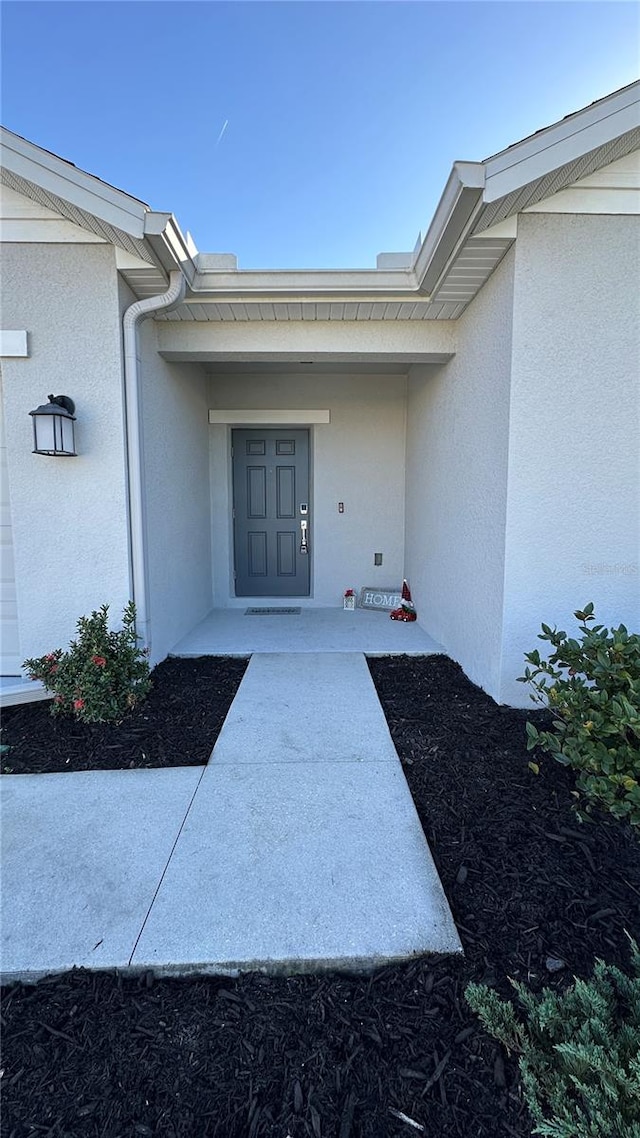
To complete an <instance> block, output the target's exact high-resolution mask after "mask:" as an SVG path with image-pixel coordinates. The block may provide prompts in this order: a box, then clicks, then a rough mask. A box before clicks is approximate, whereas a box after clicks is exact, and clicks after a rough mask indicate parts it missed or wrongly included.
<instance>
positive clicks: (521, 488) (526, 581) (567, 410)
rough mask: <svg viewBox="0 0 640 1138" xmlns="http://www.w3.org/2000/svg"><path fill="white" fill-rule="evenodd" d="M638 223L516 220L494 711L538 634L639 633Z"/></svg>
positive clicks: (510, 695)
mask: <svg viewBox="0 0 640 1138" xmlns="http://www.w3.org/2000/svg"><path fill="white" fill-rule="evenodd" d="M638 280H640V219H638V218H634V217H623V216H617V217H616V216H610V217H607V216H594V215H591V216H580V217H578V216H570V215H564V216H559V215H557V214H553V215H545V214H541V213H536V214H529V215H527V216H524V217H523V216H521V217H520V218H519V221H518V238H517V244H516V272H515V294H514V306H515V307H514V321H513V375H512V388H511V430H510V444H509V489H508V506H507V532H506V566H505V596H504V610H505V615H504V641H503V652H502V667H501V673H502V674H501V685H500V698H501V700H502V701H503V702H508V703H515V704H517V703H521V704H523V705H530V704H529V700H528V695H527V691H526V689H525V687H524V685H522V684H517V683H515V676H517V675H520V674H521V672H522V666H523V653H524V652H525V651H529V650H530V649H531V648H533V647H535V646H536V645H538V642H537V640H536V637H537V633H538V632H539V631H540V622H541V621H545V623H547V624H555V623H557V624H558V625H559V626H560V627H562V628H565V629H567V630H568V629H570V628H571V629H574V630H575V628H576V625H575V622H574V619H573V616H572V613H573V611H574V609H576V608H579V607H581V606H582V605H584V604H585V603H586V602H587V601H594V603H595V606H596V615H597V617H598V619H599V621H600V622H601V623H604V624H610V623H614V624H618V623H620V622H621V621H622V622H624V623H625V624H627V626H628V627H630V628H631V629H632V630H634V631H637V630H638V629H639V628H640V578H639V572H638V560H639V550H640V529H639V518H640V471H639V455H640V437H639V428H640V319H639V316H640V312H639V305H638V291H637V290H638Z"/></svg>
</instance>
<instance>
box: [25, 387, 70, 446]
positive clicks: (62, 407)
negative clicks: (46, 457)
mask: <svg viewBox="0 0 640 1138" xmlns="http://www.w3.org/2000/svg"><path fill="white" fill-rule="evenodd" d="M75 409H76V405H75V403H74V402H73V399H69V396H68V395H50V396H49V402H48V403H43V404H42V406H41V407H36V409H35V411H30V412H29V414H30V415H31V416H32V418H33V443H34V446H33V453H34V454H51V455H59V456H61V457H71V456H72V455H75V453H76V445H75V439H74V433H73V424H74V423H75V421H76V417H75V414H74V412H75Z"/></svg>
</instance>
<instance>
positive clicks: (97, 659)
mask: <svg viewBox="0 0 640 1138" xmlns="http://www.w3.org/2000/svg"><path fill="white" fill-rule="evenodd" d="M91 659H92V660H93V662H94V664H95V665H96V667H98V668H104V666H105V664H106V662H107V661H106V660H105V658H104V656H92V657H91Z"/></svg>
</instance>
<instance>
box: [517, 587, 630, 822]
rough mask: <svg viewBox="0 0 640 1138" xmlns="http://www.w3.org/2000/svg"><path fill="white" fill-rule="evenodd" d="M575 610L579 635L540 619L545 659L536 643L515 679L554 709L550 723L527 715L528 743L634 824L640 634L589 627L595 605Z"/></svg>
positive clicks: (590, 797) (587, 794)
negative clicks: (547, 647)
mask: <svg viewBox="0 0 640 1138" xmlns="http://www.w3.org/2000/svg"><path fill="white" fill-rule="evenodd" d="M575 616H576V617H577V619H578V620H579V621H581V624H580V631H581V632H582V636H581V638H580V640H574V639H572V638H570V637H568V636H567V634H566V632H558V631H557V630H556V629H555V628H553V629H552V628H549V627H548V626H547V625H546V624H543V625H542V633H541V634H540V636H539V637H538V639H539V640H546V641H548V642H549V643H550V644H551V645H552V646H553V648H554V652H553V653H552V654H551V656H550V657H549V659H548V660H542V659H541V658H540V653H539V652H538V651H537V650H535V651H533V652H528V653H527V654H526V656H525V659H526V660H527V661H528V663H529V664H531V665H533V667H532V668H531V667H527V668H526V669H525V673H524V676H520V677H519V679H520V680H521V682H522V683H529V684H531V686H532V687H533V688H534V690H535V695H533V696H532V697H531V698H532V699H534V700H536V701H537V702H540V703H544V704H545V705H546V706H548V707H549V709H550V710H551V711H552V712H553V714H554V715H555V717H556V718H555V719H554V721H553V727H554V728H555V731H538V729H537V728H536V727H535V725H534V724H533V723H527V746H528V748H529V750H532V748H533V747H541V748H542V749H543V750H544V751H549V752H550V753H551V754H552V755H553V757H554V758H555V759H557V760H558V762H560V763H564V764H565V765H568V766H571V767H573V769H574V770H576V771H577V772H578V777H577V786H578V789H579V790H581V791H582V793H583V794H584V795H585V797H586V799H587V809H588V808H589V806H588V804H589V802H590V801H596V802H598V803H600V805H602V806H603V807H604V808H605V809H606V810H608V811H610V813H611V814H613V815H615V817H617V818H627V819H628V820H629V821H630V822H631V823H632V824H634V825H636V826H637V825H640V785H639V784H640V636H637V635H630V634H629V633H628V632H627V629H626V628H625V627H624V625H623V624H621V625H620V626H619V628H612V629H611V631H609V629H608V628H604V627H603V625H601V624H596V625H593V626H592V627H589V624H590V622H591V621H593V620H594V619H595V618H594V615H593V605H592V604H588V605H586V606H585V608H584V609H583V610H580V609H579V610H578V611H577V612H576V613H575Z"/></svg>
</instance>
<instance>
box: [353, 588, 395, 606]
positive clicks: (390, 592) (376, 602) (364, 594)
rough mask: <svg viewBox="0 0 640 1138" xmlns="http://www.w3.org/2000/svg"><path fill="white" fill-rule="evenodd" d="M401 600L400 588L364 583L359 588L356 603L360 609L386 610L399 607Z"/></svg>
mask: <svg viewBox="0 0 640 1138" xmlns="http://www.w3.org/2000/svg"><path fill="white" fill-rule="evenodd" d="M401 600H402V589H401V588H390V589H383V588H380V586H379V585H365V586H364V588H363V589H361V590H360V600H359V602H358V603H359V607H360V608H361V609H380V610H381V611H383V612H387V611H388V610H391V609H397V608H399V606H400V602H401Z"/></svg>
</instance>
